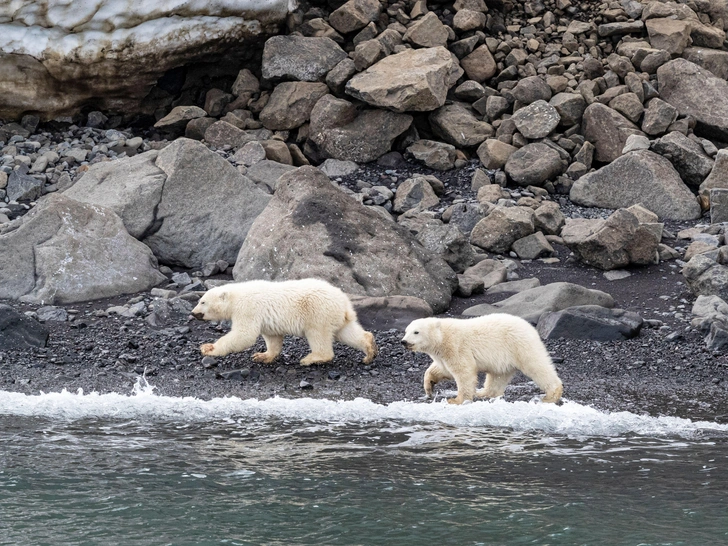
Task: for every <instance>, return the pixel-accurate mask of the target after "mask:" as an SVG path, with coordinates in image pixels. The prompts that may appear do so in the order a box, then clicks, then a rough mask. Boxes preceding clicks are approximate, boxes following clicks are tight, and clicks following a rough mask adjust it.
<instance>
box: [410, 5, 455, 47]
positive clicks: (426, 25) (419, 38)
mask: <svg viewBox="0 0 728 546" xmlns="http://www.w3.org/2000/svg"><path fill="white" fill-rule="evenodd" d="M447 38H448V30H447V27H446V26H445V25H443V24H442V22H441V21H440V19H439V17H438V16H437V15H435V13H433V12H429V13H428V14H427V15H425V16H424V17H423V18H422V19H420V20H418V21H416V22H415V23H413V24H412V26H410V27H409V28H408V29H407V32H405V34H404V36H402V39H403V40H404V41H405V42H410V43H411V44H414V45H416V46H419V47H424V48H431V47H438V46H440V47H443V46H446V45H447Z"/></svg>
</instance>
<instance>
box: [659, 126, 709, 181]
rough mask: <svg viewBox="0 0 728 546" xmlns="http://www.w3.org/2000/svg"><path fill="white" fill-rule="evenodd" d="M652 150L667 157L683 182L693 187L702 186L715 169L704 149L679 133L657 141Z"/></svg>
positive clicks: (674, 132) (670, 134)
mask: <svg viewBox="0 0 728 546" xmlns="http://www.w3.org/2000/svg"><path fill="white" fill-rule="evenodd" d="M652 150H653V151H654V152H655V153H658V154H660V155H662V156H665V157H667V158H668V159H669V160H670V163H672V165H673V167H675V170H677V172H678V174H679V175H680V178H682V180H683V182H685V183H686V184H689V185H691V186H700V184H702V183H703V181H704V180H705V179H706V178H707V177H708V175H709V174H710V171H711V170H712V169H713V163H714V161H713V160H712V159H711V158H710V157H708V156H707V155H706V154H705V151H704V150H703V147H702V146H701V145H700V144H698V143H697V142H695V141H694V140H693V139H691V138H688V137H686V136H685V135H683V134H682V133H678V132H677V131H673V132H671V133H668V134H667V135H665V136H664V137H662V138H660V139H658V140H656V141H655V142H654V143H653V144H652Z"/></svg>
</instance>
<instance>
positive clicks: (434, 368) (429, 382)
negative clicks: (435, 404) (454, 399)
mask: <svg viewBox="0 0 728 546" xmlns="http://www.w3.org/2000/svg"><path fill="white" fill-rule="evenodd" d="M443 379H452V375H450V372H448V371H447V370H446V369H445V367H444V366H443V365H442V363H441V362H440V361H439V360H437V359H436V358H434V357H432V364H430V367H429V368H427V371H426V372H425V378H424V387H425V395H426V396H427V398H432V389H433V387H434V386H435V385H437V384H438V383H439V382H440V381H442V380H443Z"/></svg>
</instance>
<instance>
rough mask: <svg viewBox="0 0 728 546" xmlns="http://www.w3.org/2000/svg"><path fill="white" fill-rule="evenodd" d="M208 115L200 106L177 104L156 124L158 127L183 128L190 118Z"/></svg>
mask: <svg viewBox="0 0 728 546" xmlns="http://www.w3.org/2000/svg"><path fill="white" fill-rule="evenodd" d="M206 115H207V112H205V111H204V110H203V109H202V108H200V107H199V106H175V107H174V108H172V110H171V111H170V112H169V114H167V115H166V116H164V117H163V118H162V119H160V120H159V121H157V123H155V124H154V126H155V127H157V128H158V129H171V128H182V127H184V126H185V125H187V123H188V122H189V121H190V120H193V119H197V118H204V117H205V116H206Z"/></svg>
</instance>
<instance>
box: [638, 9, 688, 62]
mask: <svg viewBox="0 0 728 546" xmlns="http://www.w3.org/2000/svg"><path fill="white" fill-rule="evenodd" d="M645 27H646V28H647V34H648V35H649V37H650V44H651V45H652V47H654V48H656V49H664V50H665V51H667V52H668V53H670V55H680V54H681V53H682V52H683V51H684V50H685V48H686V47H687V46H689V45H690V43H691V40H690V31H691V30H692V24H691V23H690V21H679V20H675V19H666V18H662V19H650V20H648V21H646V22H645Z"/></svg>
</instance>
